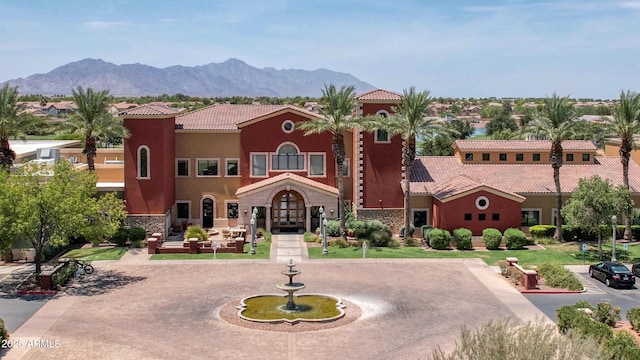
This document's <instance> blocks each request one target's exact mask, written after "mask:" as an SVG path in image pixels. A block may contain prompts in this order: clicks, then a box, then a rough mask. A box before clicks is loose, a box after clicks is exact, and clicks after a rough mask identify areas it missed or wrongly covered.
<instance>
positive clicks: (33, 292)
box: [16, 290, 58, 296]
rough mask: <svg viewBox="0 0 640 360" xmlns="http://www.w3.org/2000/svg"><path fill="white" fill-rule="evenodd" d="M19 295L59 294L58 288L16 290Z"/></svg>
mask: <svg viewBox="0 0 640 360" xmlns="http://www.w3.org/2000/svg"><path fill="white" fill-rule="evenodd" d="M16 294H17V295H20V296H28V295H47V296H52V295H56V294H58V292H57V291H56V290H18V291H16Z"/></svg>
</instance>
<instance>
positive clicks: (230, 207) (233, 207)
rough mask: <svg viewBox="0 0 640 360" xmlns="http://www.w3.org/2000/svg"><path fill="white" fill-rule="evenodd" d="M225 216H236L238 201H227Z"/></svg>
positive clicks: (230, 217) (234, 217)
mask: <svg viewBox="0 0 640 360" xmlns="http://www.w3.org/2000/svg"><path fill="white" fill-rule="evenodd" d="M227 218H229V219H237V218H238V203H227Z"/></svg>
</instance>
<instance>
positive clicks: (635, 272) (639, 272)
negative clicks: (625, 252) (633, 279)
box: [631, 263, 640, 276]
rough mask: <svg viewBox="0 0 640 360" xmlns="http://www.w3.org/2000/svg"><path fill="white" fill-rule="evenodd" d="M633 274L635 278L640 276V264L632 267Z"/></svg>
mask: <svg viewBox="0 0 640 360" xmlns="http://www.w3.org/2000/svg"><path fill="white" fill-rule="evenodd" d="M631 272H632V273H633V275H635V276H640V263H635V264H633V266H631Z"/></svg>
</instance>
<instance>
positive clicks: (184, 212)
mask: <svg viewBox="0 0 640 360" xmlns="http://www.w3.org/2000/svg"><path fill="white" fill-rule="evenodd" d="M176 208H177V214H176V217H177V218H178V219H188V218H189V203H176Z"/></svg>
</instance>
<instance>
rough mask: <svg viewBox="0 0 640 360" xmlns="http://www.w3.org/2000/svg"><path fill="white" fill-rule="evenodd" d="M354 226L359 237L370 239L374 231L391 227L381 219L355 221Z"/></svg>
mask: <svg viewBox="0 0 640 360" xmlns="http://www.w3.org/2000/svg"><path fill="white" fill-rule="evenodd" d="M352 228H353V229H354V230H355V232H356V237H357V238H358V239H369V238H371V234H372V233H373V232H374V231H378V230H383V231H386V230H389V227H388V226H387V225H385V224H383V223H382V221H380V220H370V221H354V222H353V223H352Z"/></svg>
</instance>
